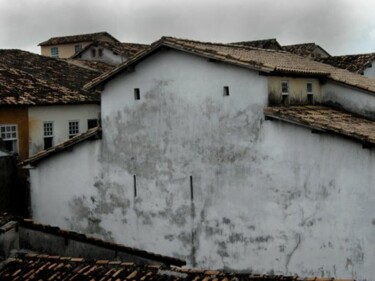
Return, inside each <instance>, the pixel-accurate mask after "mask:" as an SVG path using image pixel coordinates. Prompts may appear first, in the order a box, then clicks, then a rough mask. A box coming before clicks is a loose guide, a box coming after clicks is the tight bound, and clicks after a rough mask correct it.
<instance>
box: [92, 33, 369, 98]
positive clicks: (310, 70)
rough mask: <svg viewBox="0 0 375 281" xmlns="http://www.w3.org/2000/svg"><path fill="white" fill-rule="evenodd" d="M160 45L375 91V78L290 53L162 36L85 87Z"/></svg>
mask: <svg viewBox="0 0 375 281" xmlns="http://www.w3.org/2000/svg"><path fill="white" fill-rule="evenodd" d="M161 46H166V47H169V48H174V49H177V50H181V51H184V52H188V53H192V54H195V55H198V56H203V57H206V58H209V59H213V60H218V61H223V62H226V63H229V64H234V65H238V66H240V67H245V68H250V69H254V70H257V71H260V72H266V73H270V74H275V75H280V74H281V75H285V74H288V75H291V74H296V75H304V76H325V77H327V79H331V80H334V81H337V82H341V83H345V84H347V85H350V86H355V87H358V88H361V89H365V90H368V91H371V92H375V81H374V80H373V79H369V78H367V77H363V76H361V75H358V74H354V73H351V72H349V71H347V70H343V69H340V68H336V67H333V66H331V65H328V64H324V63H320V62H317V61H313V60H311V59H308V58H303V57H300V56H297V55H294V54H291V53H289V52H285V51H275V50H268V49H255V48H250V47H245V46H237V45H229V44H220V43H207V42H199V41H191V40H184V39H177V38H173V37H163V38H162V39H161V40H159V41H157V42H155V43H154V44H152V45H151V47H150V48H148V49H147V50H145V51H143V52H140V53H138V54H137V55H136V56H134V57H133V58H132V59H130V60H129V61H128V62H126V63H124V64H121V65H119V66H118V67H116V68H115V69H113V70H112V71H110V72H107V73H105V74H102V75H101V76H99V77H97V78H96V79H94V80H93V81H91V82H90V83H88V84H87V85H85V88H87V89H90V88H92V87H95V86H96V85H98V84H101V83H105V82H106V81H107V80H109V79H110V78H111V77H112V76H113V75H116V74H117V73H119V72H121V71H124V70H126V69H128V67H130V66H132V65H133V64H136V63H137V62H138V61H140V60H142V59H144V58H145V57H147V56H148V55H149V54H150V53H152V52H153V51H156V50H157V49H158V48H160V47H161Z"/></svg>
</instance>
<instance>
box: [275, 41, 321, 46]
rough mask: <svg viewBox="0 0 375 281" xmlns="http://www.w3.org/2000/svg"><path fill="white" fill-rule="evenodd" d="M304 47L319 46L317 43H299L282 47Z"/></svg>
mask: <svg viewBox="0 0 375 281" xmlns="http://www.w3.org/2000/svg"><path fill="white" fill-rule="evenodd" d="M303 45H314V46H318V45H317V44H316V43H315V42H308V43H297V44H289V45H282V46H281V47H291V46H303Z"/></svg>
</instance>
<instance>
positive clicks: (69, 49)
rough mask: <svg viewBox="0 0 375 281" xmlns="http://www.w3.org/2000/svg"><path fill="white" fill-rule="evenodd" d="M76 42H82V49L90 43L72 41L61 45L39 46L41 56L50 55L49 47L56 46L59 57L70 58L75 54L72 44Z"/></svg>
mask: <svg viewBox="0 0 375 281" xmlns="http://www.w3.org/2000/svg"><path fill="white" fill-rule="evenodd" d="M77 44H82V49H83V48H84V47H86V46H87V45H89V44H90V42H82V43H73V44H61V45H53V46H41V55H42V56H47V57H50V56H51V48H54V47H57V48H59V58H70V57H71V56H73V55H74V54H75V49H74V46H75V45H77Z"/></svg>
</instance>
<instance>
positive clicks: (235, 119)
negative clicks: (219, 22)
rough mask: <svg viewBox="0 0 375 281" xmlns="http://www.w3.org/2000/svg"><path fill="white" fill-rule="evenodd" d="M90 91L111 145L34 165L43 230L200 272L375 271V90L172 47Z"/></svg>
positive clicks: (287, 58)
mask: <svg viewBox="0 0 375 281" xmlns="http://www.w3.org/2000/svg"><path fill="white" fill-rule="evenodd" d="M86 88H87V89H90V90H91V91H94V90H95V89H103V88H104V90H103V92H102V95H101V118H102V139H99V138H98V137H96V136H98V135H97V134H98V133H99V131H100V130H99V129H92V130H91V131H89V132H87V133H85V134H83V135H80V136H77V137H75V138H73V139H72V140H70V143H69V142H66V143H64V144H62V145H61V146H59V147H52V148H50V149H49V150H48V151H45V152H44V153H40V154H39V155H37V156H35V157H33V158H30V159H28V160H26V161H24V162H23V164H24V165H28V166H29V167H33V168H34V169H32V170H30V182H31V195H32V198H31V201H32V210H33V216H34V218H35V219H36V220H38V221H42V222H43V223H48V224H50V223H54V224H57V225H58V226H60V227H64V228H72V229H74V230H78V231H82V232H85V233H96V234H100V235H101V236H102V237H104V238H106V239H109V240H113V241H117V242H120V243H125V244H127V245H130V246H132V247H142V248H144V249H146V250H148V251H154V252H160V253H163V254H166V255H172V256H175V257H179V258H185V257H187V260H188V264H189V265H190V266H193V267H208V268H225V269H235V270H246V271H249V270H251V271H254V272H257V273H262V274H265V273H267V274H272V275H273V274H298V275H300V276H321V277H323V276H324V277H329V278H332V277H337V276H340V277H345V278H355V279H357V280H364V279H371V278H372V276H374V275H375V269H374V267H373V261H374V260H375V248H374V245H375V243H374V234H375V228H374V224H375V223H374V216H373V213H374V212H373V211H374V205H375V196H374V195H373V187H374V174H375V165H374V163H375V158H374V157H375V156H374V153H373V151H372V147H373V146H374V145H375V135H374V131H375V123H374V121H372V120H373V118H374V112H375V99H374V93H375V83H374V81H373V80H372V79H368V78H366V77H363V76H361V75H358V74H354V73H351V72H349V71H347V70H343V69H339V68H335V67H333V66H330V65H327V64H322V63H319V62H316V61H313V60H310V59H308V58H303V57H301V56H296V55H293V54H291V53H288V52H285V51H276V50H265V49H258V48H250V47H246V46H238V45H226V44H218V43H204V42H197V41H191V40H182V39H176V38H170V37H164V38H162V39H161V40H159V41H157V42H155V43H154V44H152V45H151V48H150V49H148V50H147V51H144V52H142V53H139V54H138V55H137V56H135V57H133V58H132V59H130V60H129V61H128V62H126V63H124V64H122V65H120V66H119V67H117V68H115V69H114V70H112V71H110V72H108V73H106V74H103V75H102V76H100V77H98V78H97V79H95V80H93V81H92V82H91V83H89V84H88V85H86ZM72 152H73V153H72ZM72 163H74V165H72ZM124 233H126V235H124Z"/></svg>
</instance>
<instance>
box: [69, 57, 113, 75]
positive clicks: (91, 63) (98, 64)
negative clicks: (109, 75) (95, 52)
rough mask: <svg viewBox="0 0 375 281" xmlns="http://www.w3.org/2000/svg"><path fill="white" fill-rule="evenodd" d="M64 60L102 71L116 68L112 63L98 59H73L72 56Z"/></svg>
mask: <svg viewBox="0 0 375 281" xmlns="http://www.w3.org/2000/svg"><path fill="white" fill-rule="evenodd" d="M64 60H66V61H67V62H68V63H71V64H74V65H77V66H80V67H84V68H87V69H90V70H95V71H98V72H100V73H104V72H107V71H110V70H112V69H113V68H114V66H113V65H111V64H108V63H105V62H103V61H97V60H83V59H82V60H81V59H71V58H69V59H64Z"/></svg>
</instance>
